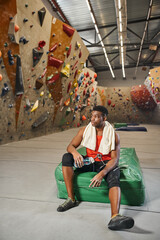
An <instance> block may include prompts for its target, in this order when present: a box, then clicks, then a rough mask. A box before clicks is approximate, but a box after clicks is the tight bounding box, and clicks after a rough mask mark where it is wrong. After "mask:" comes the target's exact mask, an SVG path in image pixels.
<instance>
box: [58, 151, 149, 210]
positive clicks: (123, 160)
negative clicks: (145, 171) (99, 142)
mask: <svg viewBox="0 0 160 240" xmlns="http://www.w3.org/2000/svg"><path fill="white" fill-rule="evenodd" d="M78 151H79V152H80V153H81V154H82V155H85V153H86V149H85V148H84V147H83V148H81V149H79V150H78ZM119 167H120V187H121V204H125V205H132V206H139V205H142V204H143V203H144V199H145V188H144V183H143V175H142V172H141V168H140V165H139V160H138V157H137V155H136V152H135V149H134V148H121V149H120V160H119ZM74 172H75V177H74V192H75V197H76V199H77V200H79V201H88V202H101V203H109V198H108V186H107V183H106V181H105V180H104V179H103V180H102V183H101V185H100V187H95V188H89V184H90V179H92V178H93V177H94V176H95V174H96V173H95V172H85V173H80V172H78V171H77V170H76V168H74ZM55 178H56V182H57V188H58V193H57V196H58V198H64V199H66V198H67V197H68V196H67V190H66V186H65V182H64V179H63V174H62V163H60V164H59V165H58V166H57V168H56V170H55Z"/></svg>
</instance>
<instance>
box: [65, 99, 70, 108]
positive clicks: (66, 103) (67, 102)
mask: <svg viewBox="0 0 160 240" xmlns="http://www.w3.org/2000/svg"><path fill="white" fill-rule="evenodd" d="M69 104H70V98H68V99H67V100H66V101H65V102H64V105H65V106H68V105H69Z"/></svg>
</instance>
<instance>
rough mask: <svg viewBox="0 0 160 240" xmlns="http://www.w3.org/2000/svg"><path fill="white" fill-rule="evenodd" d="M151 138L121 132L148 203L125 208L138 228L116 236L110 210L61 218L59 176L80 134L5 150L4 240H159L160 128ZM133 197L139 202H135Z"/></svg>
mask: <svg viewBox="0 0 160 240" xmlns="http://www.w3.org/2000/svg"><path fill="white" fill-rule="evenodd" d="M143 126H146V127H147V129H148V132H118V133H119V135H120V138H121V147H135V149H136V152H137V155H138V157H139V159H140V164H141V167H142V171H143V175H144V180H145V186H146V201H145V204H144V205H143V206H141V207H130V206H125V205H122V206H121V214H124V215H128V216H132V217H133V218H134V220H135V226H134V227H133V228H132V229H130V230H126V231H111V230H109V229H108V228H107V224H108V222H109V220H110V205H109V204H102V203H90V202H82V203H81V204H80V205H79V206H78V207H76V208H73V209H71V210H69V211H67V212H65V213H58V212H57V211H56V208H57V206H58V205H59V204H60V203H62V202H63V200H62V199H58V198H57V196H56V194H57V188H56V181H55V178H54V170H55V168H56V166H57V164H58V163H59V162H60V161H61V156H62V154H63V153H64V152H65V149H66V146H67V144H68V143H69V141H70V140H71V139H72V137H73V136H74V135H75V134H76V133H77V131H78V129H70V130H67V131H64V132H60V133H54V134H51V135H47V136H43V137H39V138H34V139H30V140H26V141H21V142H13V143H9V144H6V145H2V146H0V240H31V239H34V240H62V239H63V240H64V239H65V240H72V239H74V240H75V239H76V240H79V239H80V240H90V239H91V240H97V239H99V240H101V239H107V240H110V239H117V240H120V239H123V240H124V239H127V240H128V239H129V240H137V239H138V240H141V239H145V240H147V239H152V240H159V239H160V229H159V226H160V225H159V222H160V191H159V183H160V157H159V156H160V125H143ZM133 197H134V196H133Z"/></svg>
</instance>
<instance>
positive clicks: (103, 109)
mask: <svg viewBox="0 0 160 240" xmlns="http://www.w3.org/2000/svg"><path fill="white" fill-rule="evenodd" d="M93 111H98V112H101V113H102V114H103V116H107V115H108V110H107V108H105V107H104V106H101V105H98V106H94V107H93Z"/></svg>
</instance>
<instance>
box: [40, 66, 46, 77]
mask: <svg viewBox="0 0 160 240" xmlns="http://www.w3.org/2000/svg"><path fill="white" fill-rule="evenodd" d="M46 72H47V68H45V69H44V72H43V73H42V76H41V78H43V77H44V76H45V74H46Z"/></svg>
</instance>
